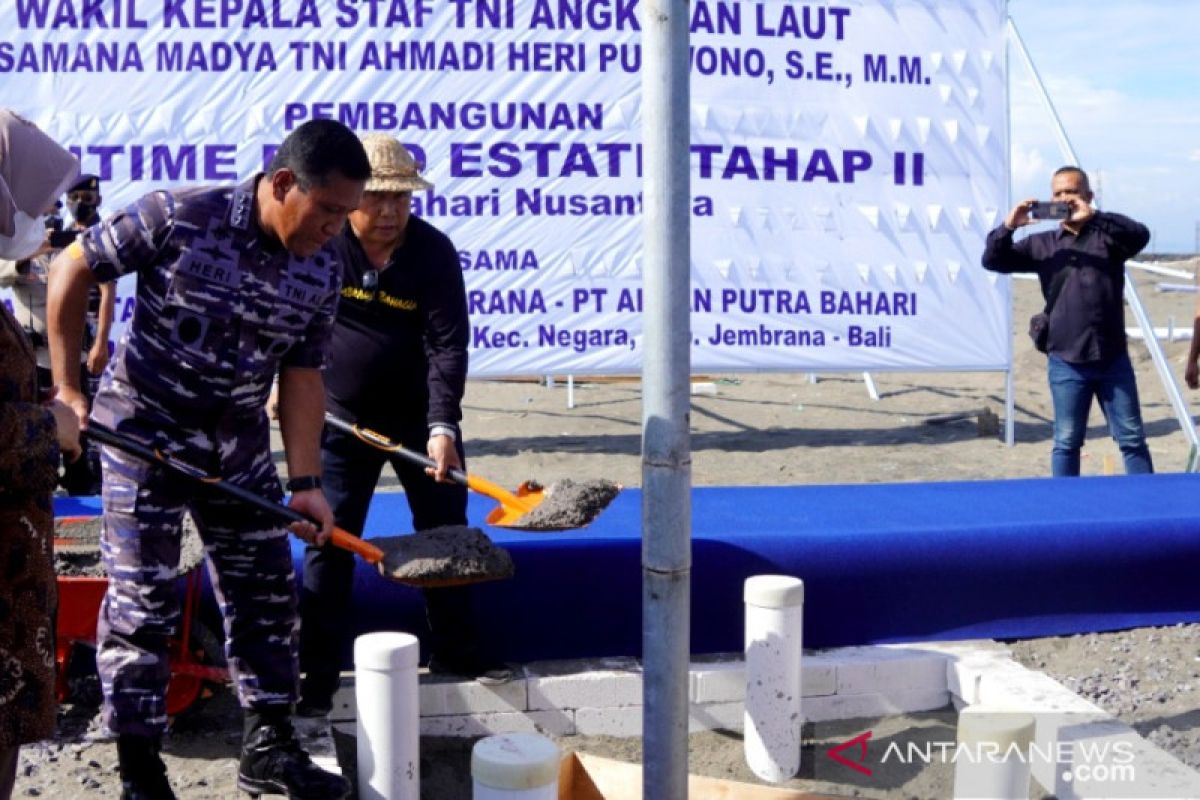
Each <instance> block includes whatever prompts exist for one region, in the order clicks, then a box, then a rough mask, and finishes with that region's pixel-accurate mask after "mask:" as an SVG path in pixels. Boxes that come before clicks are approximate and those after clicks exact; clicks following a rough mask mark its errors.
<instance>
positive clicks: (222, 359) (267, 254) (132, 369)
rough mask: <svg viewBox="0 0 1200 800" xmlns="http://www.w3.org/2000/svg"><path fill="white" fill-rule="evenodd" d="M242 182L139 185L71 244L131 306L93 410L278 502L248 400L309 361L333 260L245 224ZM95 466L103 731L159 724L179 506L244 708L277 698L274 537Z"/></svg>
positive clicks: (330, 304) (318, 348) (279, 568)
mask: <svg viewBox="0 0 1200 800" xmlns="http://www.w3.org/2000/svg"><path fill="white" fill-rule="evenodd" d="M255 185H256V182H255V181H249V182H247V183H245V184H243V185H242V186H240V187H237V188H236V189H233V188H224V189H193V190H187V191H182V192H177V193H166V192H156V193H152V194H149V195H147V196H145V197H143V198H142V199H141V200H140V201H138V202H137V203H136V204H134V205H132V206H130V207H129V208H128V209H126V210H125V211H123V212H121V213H118V214H116V215H115V216H113V217H111V218H109V219H108V220H106V221H104V222H103V223H101V224H99V225H97V226H95V227H93V228H91V229H89V230H88V231H87V232H86V233H85V234H84V235H83V237H82V238H81V239H80V244H81V246H82V247H83V251H84V254H85V257H86V260H87V263H88V265H89V267H90V268H91V269H92V271H93V272H94V274H95V275H96V277H97V279H99V280H101V281H109V280H114V279H116V278H117V277H119V276H121V275H123V274H127V273H130V272H136V273H137V275H138V290H137V305H136V310H135V311H134V317H133V320H132V322H131V323H130V325H129V327H128V328H127V330H126V332H125V335H124V336H123V337H122V339H121V342H120V344H119V345H118V347H117V352H116V355H115V357H114V363H113V364H112V366H110V368H109V369H108V370H107V371H106V373H105V376H104V381H103V384H102V385H101V387H100V392H99V394H98V396H97V398H96V402H95V406H94V408H93V411H92V416H93V418H94V419H96V420H97V421H99V422H102V423H105V424H108V425H109V426H111V427H114V428H117V429H119V430H121V431H122V432H123V433H126V434H128V435H130V436H132V437H133V438H136V439H138V440H140V441H141V442H143V443H144V444H147V445H149V446H152V447H155V448H157V449H159V450H160V451H162V452H164V453H167V454H169V455H170V456H171V457H173V458H175V459H178V460H179V461H181V462H185V463H188V464H191V465H193V466H195V467H197V468H198V469H200V470H203V471H205V472H207V473H209V474H213V475H220V476H221V477H223V478H225V479H226V480H228V481H230V482H231V483H234V484H236V485H239V486H242V487H244V488H246V489H249V490H251V491H254V492H257V493H258V494H261V495H263V496H266V497H269V498H272V499H281V498H282V491H281V489H280V485H279V478H278V475H277V474H276V472H275V468H274V465H273V463H272V461H271V453H270V442H269V432H270V431H269V427H268V423H267V418H266V415H265V413H264V406H265V404H266V401H267V396H268V394H269V392H270V388H271V382H272V379H273V377H274V375H275V374H276V372H277V371H278V370H279V369H280V368H281V367H283V368H287V367H301V368H312V367H321V366H324V351H325V345H326V341H327V340H328V338H329V333H330V329H331V326H332V324H333V315H334V310H335V308H336V302H337V296H338V291H339V281H340V277H339V275H340V271H339V270H338V269H336V268H335V266H336V264H335V262H334V261H333V260H332V258H331V256H330V254H329V253H328V252H327V251H324V250H322V251H320V252H318V253H317V254H316V255H314V256H312V257H310V258H297V257H294V256H291V255H289V254H288V253H287V251H285V250H283V249H282V248H281V247H280V246H279V245H278V243H274V242H270V241H269V240H267V239H266V238H265V237H264V236H263V235H262V234H261V233H260V231H259V229H258V227H257V223H256V222H255V221H254V215H253V201H254V188H255ZM103 460H104V490H103V491H104V495H103V499H104V518H105V530H104V538H103V542H102V553H103V557H104V562H105V566H106V568H107V570H108V574H109V579H110V583H109V589H108V594H107V596H106V597H105V600H104V605H103V608H102V609H101V615H100V616H101V618H100V626H99V634H100V649H99V654H98V662H99V667H100V675H101V679H102V682H103V686H104V696H105V715H104V719H105V723H106V725H107V726H108V727H109V729H110V730H112V731H114V732H117V733H130V734H137V735H147V736H153V735H158V734H159V733H160V732H161V730H162V728H163V726H164V725H165V723H166V710H165V703H164V693H165V688H166V682H167V678H168V664H167V638H168V636H169V635H170V634H171V632H172V631H174V630H175V627H176V624H177V622H178V618H179V603H178V597H177V594H176V580H175V579H176V577H177V575H178V564H179V550H180V525H181V518H182V515H183V513H184V510H185V509H190V510H191V512H192V516H193V517H194V518H195V520H196V524H197V527H198V528H199V529H200V534H201V537H202V539H203V540H204V544H205V550H206V554H207V556H208V558H209V561H210V566H211V569H212V572H213V573H214V585H215V587H216V591H217V596H218V600H219V601H220V604H221V611H222V613H223V615H224V617H225V632H226V639H227V644H226V651H227V655H228V657H229V664H230V667H231V669H232V670H233V672H234V674H235V676H236V679H237V684H238V691H239V695H240V697H241V700H242V704H243V705H244V706H248V707H249V706H266V705H281V704H286V703H290V702H292V701H293V700H294V699H295V692H296V679H297V674H296V655H295V647H296V643H295V640H296V601H295V589H294V576H293V573H292V559H291V552H290V547H289V544H288V540H287V532H286V531H285V530H284V529H283V528H281V527H279V524H278V522H277V521H275V520H271V519H267V518H265V517H263V516H262V515H261V514H258V513H256V512H253V511H249V510H247V509H246V508H245V507H243V506H239V505H235V504H231V503H230V502H228V501H226V500H223V499H222V498H220V497H217V496H215V495H212V494H210V493H206V492H204V491H197V490H196V488H195V487H194V486H189V485H187V484H188V482H187V481H181V480H180V479H178V478H171V477H169V476H168V475H166V474H164V471H163V470H162V468H161V467H158V466H155V465H153V464H148V463H146V462H144V461H141V460H139V459H136V458H133V457H130V456H127V455H125V454H122V453H119V452H117V451H115V450H113V449H111V448H107V447H106V448H105V449H104V453H103Z"/></svg>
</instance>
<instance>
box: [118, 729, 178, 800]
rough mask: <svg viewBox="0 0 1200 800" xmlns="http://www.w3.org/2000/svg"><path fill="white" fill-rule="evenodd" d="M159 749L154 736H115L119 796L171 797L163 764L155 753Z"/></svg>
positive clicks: (134, 799) (133, 799)
mask: <svg viewBox="0 0 1200 800" xmlns="http://www.w3.org/2000/svg"><path fill="white" fill-rule="evenodd" d="M161 750H162V743H161V742H160V741H159V739H158V738H157V737H153V736H133V735H131V734H125V733H123V734H120V735H119V736H118V737H117V762H118V765H119V767H120V770H121V800H175V793H174V792H172V791H171V784H170V783H168V782H167V767H166V765H165V764H163V762H162V758H160V757H159V752H160V751H161Z"/></svg>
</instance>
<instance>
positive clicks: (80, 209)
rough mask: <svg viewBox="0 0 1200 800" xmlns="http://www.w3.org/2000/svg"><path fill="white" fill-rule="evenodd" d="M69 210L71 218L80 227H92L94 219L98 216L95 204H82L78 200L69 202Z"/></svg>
mask: <svg viewBox="0 0 1200 800" xmlns="http://www.w3.org/2000/svg"><path fill="white" fill-rule="evenodd" d="M67 210H68V211H70V212H71V218H72V219H73V220H75V221H76V222H78V223H79V224H80V225H91V224H92V222H93V219H92V218H93V217H94V216H95V215H96V206H95V204H93V203H82V202H80V201H78V200H68V201H67Z"/></svg>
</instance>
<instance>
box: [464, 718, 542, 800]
mask: <svg viewBox="0 0 1200 800" xmlns="http://www.w3.org/2000/svg"><path fill="white" fill-rule="evenodd" d="M561 761H562V754H561V753H560V752H559V749H558V745H556V744H555V743H554V742H553V741H551V740H550V739H547V738H546V737H545V736H541V735H539V734H536V733H505V734H500V735H498V736H488V737H487V738H485V739H480V740H479V741H478V742H476V743H475V747H474V748H472V749H471V784H472V786H473V789H472V795H471V796H472V797H473V798H474V800H558V770H559V764H560V762H561Z"/></svg>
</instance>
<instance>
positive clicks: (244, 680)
mask: <svg viewBox="0 0 1200 800" xmlns="http://www.w3.org/2000/svg"><path fill="white" fill-rule="evenodd" d="M102 461H103V468H104V489H103V492H104V494H103V502H104V532H103V535H102V538H101V545H100V547H101V556H102V558H103V562H104V567H105V569H106V570H107V572H108V576H109V583H108V592H107V594H106V595H105V597H104V602H103V605H102V607H101V609H100V621H99V625H98V639H99V647H98V650H97V657H96V661H97V666H98V668H99V672H100V681H101V684H102V686H103V690H104V710H103V720H104V723H105V726H106V727H107V728H108V729H109V730H110V731H112V732H114V733H126V734H136V735H142V736H157V735H159V734H161V733H162V731H163V729H164V728H165V727H166V724H167V711H166V688H167V682H168V678H169V675H170V666H169V663H168V657H167V651H168V641H169V639H170V637H171V636H172V635H173V634H174V633H175V632H176V630H177V629H178V626H179V621H180V590H179V582H178V580H177V578H178V577H179V560H180V545H181V540H182V522H183V514H184V511H185V510H186V511H190V512H191V514H192V517H193V519H194V520H195V522H196V527H197V528H198V529H199V531H200V538H201V540H202V541H203V543H204V552H205V560H206V561H207V562H208V570H209V576H210V577H211V579H212V584H213V588H214V592H215V594H216V597H217V601H218V603H219V605H220V608H221V614H222V616H223V617H224V623H225V655H226V659H227V661H228V664H229V668H230V672H231V675H232V676H233V678H234V680H235V682H236V685H237V690H238V697H239V699H240V700H241V704H242V706H244V707H251V706H271V705H275V706H278V705H285V704H290V703H293V702H295V699H296V693H297V680H298V665H297V632H298V627H299V622H298V616H297V612H296V602H297V601H296V587H295V576H294V574H293V568H292V555H291V546H290V543H289V541H288V533H287V531H286V530H285V529H283V528H280V527H278V522H277V521H275V520H273V519H270V518H267V517H266V516H265V515H263V514H262V513H261V512H257V511H255V510H253V509H249V508H247V506H246V505H245V504H243V503H238V502H237V501H234V500H231V499H226V498H224V497H222V496H220V495H218V494H216V493H214V492H212V491H211V490H207V489H204V488H203V487H200V488H197V485H196V484H195V483H194V482H192V481H188V480H186V479H183V478H181V477H179V476H174V475H170V474H167V473H166V471H165V470H164V469H163V468H162V467H161V466H156V465H153V464H149V463H147V462H145V461H142V460H140V459H137V458H134V457H132V456H128V455H125V454H124V453H120V452H118V451H116V450H114V449H112V448H109V447H105V448H103V451H102ZM223 477H224V478H225V479H226V480H228V481H230V482H232V483H235V484H237V485H238V486H242V487H244V488H246V489H249V490H251V491H254V492H257V493H258V494H261V495H263V496H265V497H269V498H271V499H279V498H281V497H282V492H281V490H280V486H279V478H278V475H277V473H276V472H275V468H274V465H273V464H272V463H271V460H270V452H269V450H266V449H264V452H263V453H262V455H261V457H259V458H256V459H255V460H254V461H253V462H252V465H251V466H250V468H249V469H247V470H244V471H243V472H241V473H239V474H237V475H225V476H223Z"/></svg>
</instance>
